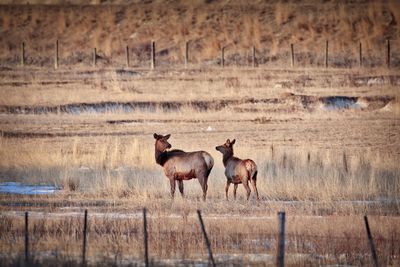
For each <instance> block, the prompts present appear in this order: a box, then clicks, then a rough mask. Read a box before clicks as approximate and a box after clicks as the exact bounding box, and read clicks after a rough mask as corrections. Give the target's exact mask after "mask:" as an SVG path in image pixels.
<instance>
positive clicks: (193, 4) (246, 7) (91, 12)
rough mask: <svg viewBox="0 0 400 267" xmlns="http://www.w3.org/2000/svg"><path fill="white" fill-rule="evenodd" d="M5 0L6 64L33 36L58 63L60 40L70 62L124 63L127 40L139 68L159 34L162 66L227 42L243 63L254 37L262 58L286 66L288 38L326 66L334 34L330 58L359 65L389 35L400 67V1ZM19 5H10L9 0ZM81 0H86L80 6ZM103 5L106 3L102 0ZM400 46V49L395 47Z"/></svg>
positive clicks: (205, 57) (2, 54)
mask: <svg viewBox="0 0 400 267" xmlns="http://www.w3.org/2000/svg"><path fill="white" fill-rule="evenodd" d="M26 2H27V1H8V0H5V1H1V2H0V3H1V5H0V64H1V65H3V66H4V65H6V66H7V65H15V64H17V63H18V62H19V51H20V46H21V42H22V41H25V42H26V58H27V64H31V65H38V66H51V65H52V60H53V53H54V52H53V49H54V43H55V40H56V39H59V42H60V58H61V59H60V60H61V64H64V65H75V64H78V63H82V64H90V60H91V56H90V54H91V51H92V48H93V47H97V49H98V54H99V57H100V58H99V64H100V65H103V66H111V65H118V64H120V65H123V64H124V56H125V46H126V45H129V47H130V50H131V62H132V65H133V66H144V64H146V65H147V64H148V63H147V59H148V57H149V50H150V45H149V43H150V41H151V40H155V41H156V46H157V54H158V58H159V64H161V65H162V64H167V63H168V64H172V63H177V62H182V61H183V47H184V42H185V41H186V40H187V41H189V42H190V61H191V62H202V63H203V64H207V63H210V64H211V63H212V64H215V63H217V61H218V57H219V51H220V48H221V47H222V46H227V50H226V57H227V64H237V65H245V64H247V62H248V59H249V57H250V50H251V47H252V46H253V45H255V47H256V50H257V57H258V62H259V63H261V64H263V63H268V64H270V65H271V66H281V65H282V66H287V63H288V62H289V57H288V55H289V50H290V43H294V44H295V51H296V60H297V62H299V63H298V64H299V65H303V66H308V65H322V64H323V63H324V53H323V51H324V50H325V41H326V40H327V39H329V40H330V43H329V50H330V64H331V65H334V66H352V65H356V64H357V53H358V52H357V49H358V44H359V42H360V41H361V42H362V43H363V49H364V62H365V64H366V65H370V66H378V65H382V64H384V63H385V47H386V39H388V38H389V39H391V40H392V43H393V44H392V46H393V49H392V56H393V64H395V65H400V54H399V53H398V52H396V48H397V47H398V46H399V44H400V42H399V41H398V40H397V39H398V36H399V27H398V23H399V21H400V3H399V2H398V1H395V0H387V1H367V0H364V1H322V0H310V1H294V0H293V1H279V2H278V1H251V3H248V2H247V1H240V0H233V1H206V0H204V1H202V0H197V1H183V0H180V1H179V0H177V1H113V2H111V1H61V0H59V1H46V0H43V1H38V0H37V1H28V2H30V5H22V3H26ZM10 3H12V4H10ZM78 3H80V4H78ZM99 3H101V4H99ZM397 50H398V49H397Z"/></svg>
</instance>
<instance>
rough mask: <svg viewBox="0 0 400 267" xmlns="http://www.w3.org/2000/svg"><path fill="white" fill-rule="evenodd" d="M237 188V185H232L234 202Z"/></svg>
mask: <svg viewBox="0 0 400 267" xmlns="http://www.w3.org/2000/svg"><path fill="white" fill-rule="evenodd" d="M237 188H238V184H234V185H233V198H234V199H235V200H236V191H237Z"/></svg>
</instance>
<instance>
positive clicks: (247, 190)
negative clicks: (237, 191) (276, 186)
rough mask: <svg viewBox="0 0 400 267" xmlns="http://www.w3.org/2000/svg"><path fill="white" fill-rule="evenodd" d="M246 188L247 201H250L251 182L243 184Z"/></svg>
mask: <svg viewBox="0 0 400 267" xmlns="http://www.w3.org/2000/svg"><path fill="white" fill-rule="evenodd" d="M243 186H244V188H245V189H246V193H247V200H249V198H250V192H251V190H250V186H249V181H246V182H244V183H243Z"/></svg>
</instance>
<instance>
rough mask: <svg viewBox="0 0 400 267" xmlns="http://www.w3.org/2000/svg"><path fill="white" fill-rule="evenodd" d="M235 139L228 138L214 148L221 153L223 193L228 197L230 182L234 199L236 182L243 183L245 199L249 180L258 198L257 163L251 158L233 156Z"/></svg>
mask: <svg viewBox="0 0 400 267" xmlns="http://www.w3.org/2000/svg"><path fill="white" fill-rule="evenodd" d="M235 142H236V140H235V139H233V141H232V142H231V141H230V140H229V139H228V140H226V142H225V144H223V145H220V146H217V147H215V149H216V150H218V151H219V152H221V153H222V155H223V158H222V162H223V163H224V166H225V176H226V179H227V181H226V186H225V194H226V199H228V191H229V186H230V185H231V183H233V185H234V189H233V196H234V198H235V199H236V190H237V187H238V184H243V186H244V188H245V189H246V192H247V200H249V197H250V192H251V190H250V187H249V182H251V185H252V186H253V190H254V192H255V193H256V195H257V199H258V200H259V199H260V198H259V196H258V191H257V183H256V181H257V165H256V164H255V163H254V161H252V160H251V159H245V160H242V159H239V158H236V157H234V156H233V145H234V144H235Z"/></svg>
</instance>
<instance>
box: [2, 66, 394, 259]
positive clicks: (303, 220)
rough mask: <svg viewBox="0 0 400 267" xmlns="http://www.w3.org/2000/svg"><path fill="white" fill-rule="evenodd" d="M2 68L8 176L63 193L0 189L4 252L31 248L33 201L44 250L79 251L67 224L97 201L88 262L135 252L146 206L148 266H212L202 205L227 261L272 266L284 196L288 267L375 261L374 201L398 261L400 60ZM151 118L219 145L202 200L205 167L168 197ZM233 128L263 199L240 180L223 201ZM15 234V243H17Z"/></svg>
mask: <svg viewBox="0 0 400 267" xmlns="http://www.w3.org/2000/svg"><path fill="white" fill-rule="evenodd" d="M1 75H2V90H3V91H2V92H3V96H4V97H3V98H2V99H1V105H0V111H1V112H2V114H1V115H0V116H1V120H0V123H1V132H2V137H1V138H0V141H1V147H2V149H1V152H0V157H1V163H0V164H1V180H2V181H3V182H5V181H18V182H22V183H29V184H38V183H44V184H54V185H56V186H58V187H60V188H62V190H61V192H59V193H57V194H55V195H53V196H26V197H15V196H14V195H2V197H1V214H2V220H4V222H5V223H4V225H6V226H5V227H7V229H5V230H4V231H2V232H4V233H5V234H4V235H3V236H2V238H1V240H2V243H1V244H0V245H1V247H2V251H10V252H12V253H13V254H10V255H14V256H13V257H14V258H13V257H5V258H3V259H4V262H8V263H10V264H11V262H14V263H15V261H17V260H16V259H17V258H18V255H22V254H21V253H22V251H23V246H22V245H23V242H22V238H23V236H22V232H21V230H18V229H21V227H22V222H23V218H22V216H20V215H21V213H18V212H21V211H24V210H27V209H28V210H30V211H31V212H32V213H31V214H32V215H31V217H32V219H31V221H32V225H33V226H32V229H33V232H34V237H33V240H35V241H32V242H34V245H33V250H34V251H35V252H36V253H35V255H36V257H37V258H36V259H37V260H38V261H40V262H42V264H44V262H48V264H50V265H51V261H61V262H71V264H74V262H75V263H76V264H79V261H80V258H79V255H80V247H79V244H81V238H80V237H79V235H78V236H75V237H71V236H70V235H69V234H65V233H72V232H80V231H81V228H79V227H82V215H81V214H82V209H83V208H87V207H89V225H90V228H91V230H90V233H89V236H90V242H89V249H88V251H89V255H88V257H89V263H90V262H91V263H92V264H94V265H98V264H99V259H100V258H101V259H102V260H101V261H102V262H104V263H105V265H109V264H117V265H121V266H122V265H129V263H135V264H141V262H142V260H141V255H142V254H141V253H142V249H141V242H142V241H141V240H142V239H141V238H142V237H141V218H140V209H141V207H147V208H148V209H149V212H150V224H149V227H150V236H151V237H150V246H151V248H150V251H151V257H152V259H153V260H154V262H153V263H154V264H160V265H168V264H170V265H176V264H181V265H188V264H196V263H197V264H206V261H205V260H204V259H206V258H207V257H206V254H205V253H206V250H205V248H204V249H200V250H199V246H198V244H199V243H200V242H202V240H201V238H202V237H201V232H200V230H199V226H198V223H197V222H196V218H195V217H194V213H195V210H196V209H201V210H202V211H203V214H204V216H205V221H206V225H207V229H208V231H209V232H210V235H211V242H212V246H213V248H214V252H215V254H216V259H217V262H219V263H220V264H237V265H243V264H250V265H264V264H267V265H272V264H274V256H273V255H274V251H275V250H276V229H277V221H276V219H275V216H276V212H278V211H279V210H282V209H284V210H286V212H287V214H288V223H287V225H288V240H289V241H288V242H289V243H288V244H289V245H288V247H287V253H288V254H287V263H288V264H289V265H293V266H298V265H303V266H305V265H320V264H322V265H327V264H339V263H341V264H353V265H368V264H370V257H369V256H368V254H369V251H368V246H367V243H366V237H365V233H364V228H363V223H362V220H361V219H362V215H364V214H368V215H369V216H370V219H371V227H372V229H373V232H374V236H375V237H376V238H377V241H376V242H377V244H376V245H377V247H378V251H379V252H378V254H379V257H380V258H379V260H380V261H381V262H384V264H385V265H393V266H395V265H397V264H398V255H399V249H400V248H399V247H398V244H399V242H398V241H399V234H400V233H399V231H398V229H400V228H399V227H398V223H399V221H398V216H399V213H400V208H399V202H398V201H399V194H400V180H399V173H400V172H399V166H398V160H399V153H400V147H399V142H398V140H399V133H400V129H399V128H400V122H399V91H398V83H399V82H400V77H399V76H398V75H397V72H396V71H394V70H392V71H387V70H380V69H374V70H369V69H368V70H366V69H357V70H352V69H328V70H318V69H293V70H279V69H265V68H258V69H249V68H228V69H224V70H221V69H212V70H206V69H190V70H182V69H174V70H164V71H163V70H159V71H147V70H140V69H128V70H124V71H121V70H119V69H116V70H115V69H104V70H90V69H87V70H84V69H83V70H63V71H62V72H61V73H58V72H55V71H49V70H46V69H36V68H26V69H23V70H21V69H10V70H4V71H3V72H2V73H1ZM29 77H34V78H29ZM32 79H34V80H32ZM26 81H28V83H26ZM22 83H23V84H22ZM54 92H57V93H56V94H55V93H54ZM154 132H158V133H163V134H166V133H171V135H172V137H171V139H170V142H171V144H172V145H173V148H180V149H184V150H188V151H190V150H200V149H204V150H206V151H208V152H210V153H211V155H212V156H213V157H214V160H215V167H214V169H213V171H212V172H211V175H210V179H209V190H208V199H207V201H206V202H205V203H203V202H202V201H201V200H200V199H201V189H200V185H199V184H198V182H197V181H196V180H192V181H189V182H185V183H184V184H185V192H186V198H185V199H184V200H183V199H181V197H180V196H179V195H177V196H176V199H175V200H174V201H171V200H170V197H169V182H168V181H167V179H166V178H165V177H164V175H163V170H162V168H161V167H159V166H158V165H156V164H155V159H154V139H153V133H154ZM227 138H231V139H233V138H236V140H237V144H236V149H235V154H236V155H238V156H239V157H242V158H247V157H250V158H252V159H253V160H255V162H256V163H257V165H258V166H259V176H258V188H259V192H260V195H261V201H260V202H256V201H255V200H254V196H253V195H252V196H251V200H250V201H249V202H246V201H245V194H244V190H243V188H242V187H241V186H240V187H239V191H238V195H239V197H238V200H237V201H233V200H231V201H230V202H227V201H226V200H225V199H224V185H225V177H224V174H223V171H224V170H223V165H222V157H221V155H220V154H219V153H218V152H217V151H216V150H215V146H216V145H220V144H222V143H223V142H225V140H226V139H227ZM230 198H231V199H232V198H233V196H232V192H230ZM35 212H39V213H38V214H36V213H35ZM43 212H44V213H43ZM138 212H139V213H138ZM229 222H232V223H233V222H234V223H233V224H232V225H231V226H229V227H226V225H230V224H229ZM350 222H351V223H350ZM356 222H358V223H356ZM35 225H37V226H35ZM39 225H40V227H39ZM248 225H251V226H250V227H248ZM378 225H379V226H378ZM113 229H114V230H113ZM115 231H116V232H115ZM71 238H72V239H71ZM10 239H13V240H16V242H17V243H18V244H19V245H18V246H17V247H16V246H14V245H13V246H12V247H10V246H9V245H8V244H10V242H9V240H10ZM161 240H163V242H161ZM349 240H351V241H350V242H349ZM94 244H96V245H94ZM355 244H357V246H356V245H355ZM15 253H16V254H15ZM48 253H50V254H48ZM56 255H57V256H56ZM96 255H97V256H96ZM99 255H103V256H102V257H100V256H99ZM229 255H230V256H229ZM3 257H4V255H3ZM20 263H21V262H20ZM22 263H23V262H22ZM22 263H21V264H22Z"/></svg>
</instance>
